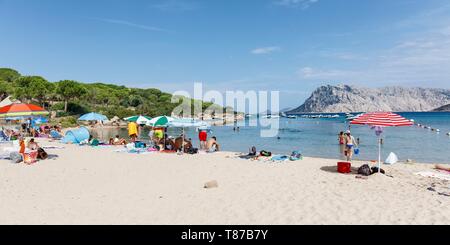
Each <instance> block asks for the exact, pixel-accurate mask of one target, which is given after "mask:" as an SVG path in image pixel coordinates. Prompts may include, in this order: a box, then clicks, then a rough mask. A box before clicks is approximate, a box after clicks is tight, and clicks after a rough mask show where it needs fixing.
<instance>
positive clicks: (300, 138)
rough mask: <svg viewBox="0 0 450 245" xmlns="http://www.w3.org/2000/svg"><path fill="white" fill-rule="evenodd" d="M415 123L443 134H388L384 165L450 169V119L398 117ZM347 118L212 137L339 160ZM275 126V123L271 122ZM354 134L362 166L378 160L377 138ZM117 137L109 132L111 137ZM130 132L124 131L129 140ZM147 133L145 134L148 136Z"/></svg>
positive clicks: (227, 146) (414, 130)
mask: <svg viewBox="0 0 450 245" xmlns="http://www.w3.org/2000/svg"><path fill="white" fill-rule="evenodd" d="M399 114H401V115H402V116H404V117H406V118H408V119H414V120H415V122H416V123H420V124H424V125H427V126H430V127H432V128H437V129H440V131H441V132H440V133H437V132H433V131H431V130H429V129H424V128H420V127H418V126H412V127H399V128H385V130H384V133H383V138H384V144H383V146H382V159H383V160H384V159H386V157H387V156H388V155H389V153H390V152H394V153H396V154H397V155H398V157H399V158H400V159H401V160H405V159H413V160H414V161H416V162H424V163H450V137H449V136H447V135H446V134H447V133H448V132H450V113H428V112H423V113H399ZM344 118H345V117H344V116H342V117H341V118H335V119H307V118H298V119H287V118H281V119H279V120H280V131H279V137H280V139H277V137H275V138H261V137H260V130H261V128H260V127H250V126H246V125H248V123H249V121H246V122H241V123H240V131H239V132H235V131H233V126H231V127H230V126H225V127H213V128H212V130H213V132H212V134H213V135H215V136H217V138H218V140H219V142H220V143H221V145H222V149H223V150H226V151H237V152H247V151H248V149H249V148H250V147H251V146H256V147H257V149H258V151H260V150H263V149H264V150H267V151H271V152H273V153H277V154H290V153H291V152H292V151H294V150H300V151H301V152H302V153H303V154H304V155H306V156H310V157H324V158H339V157H340V148H339V145H338V141H337V135H338V133H339V132H340V131H345V130H347V129H348V127H349V125H348V123H347V122H346V120H344ZM272 120H276V119H272ZM351 129H352V134H353V135H354V136H355V138H359V139H360V152H361V153H360V155H359V156H357V157H355V158H356V159H360V160H375V159H378V145H377V136H376V135H375V132H374V131H373V130H371V129H370V127H368V126H352V127H351ZM180 132H181V131H180V130H177V129H169V131H168V133H169V135H177V134H178V133H180ZM116 133H117V132H106V133H105V134H106V135H105V136H106V137H110V136H113V135H114V134H116ZM126 133H127V132H126V130H120V131H119V134H120V135H121V136H126ZM145 135H147V131H145V132H143V136H145ZM187 135H188V136H189V137H191V138H192V139H193V140H194V142H195V143H196V144H197V136H196V135H197V133H196V132H195V130H194V129H191V130H187Z"/></svg>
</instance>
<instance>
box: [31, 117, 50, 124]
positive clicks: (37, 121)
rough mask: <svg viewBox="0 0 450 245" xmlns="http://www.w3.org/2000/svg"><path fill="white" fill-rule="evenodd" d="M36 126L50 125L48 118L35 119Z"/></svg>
mask: <svg viewBox="0 0 450 245" xmlns="http://www.w3.org/2000/svg"><path fill="white" fill-rule="evenodd" d="M33 122H34V124H37V125H39V124H43V123H48V118H45V117H37V118H34V119H33Z"/></svg>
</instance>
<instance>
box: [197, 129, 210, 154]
mask: <svg viewBox="0 0 450 245" xmlns="http://www.w3.org/2000/svg"><path fill="white" fill-rule="evenodd" d="M198 139H199V140H200V150H206V149H207V148H206V142H207V141H208V133H207V132H206V130H200V132H199V133H198Z"/></svg>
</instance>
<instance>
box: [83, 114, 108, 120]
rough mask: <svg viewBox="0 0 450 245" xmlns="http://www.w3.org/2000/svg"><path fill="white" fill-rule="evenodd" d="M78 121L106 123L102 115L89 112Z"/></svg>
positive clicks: (105, 118)
mask: <svg viewBox="0 0 450 245" xmlns="http://www.w3.org/2000/svg"><path fill="white" fill-rule="evenodd" d="M78 121H108V118H107V117H106V116H104V115H102V114H98V113H95V112H91V113H88V114H85V115H83V116H81V117H80V118H78Z"/></svg>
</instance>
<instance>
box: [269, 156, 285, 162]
mask: <svg viewBox="0 0 450 245" xmlns="http://www.w3.org/2000/svg"><path fill="white" fill-rule="evenodd" d="M287 160H289V157H288V156H286V155H278V156H273V157H272V161H274V162H284V161H287Z"/></svg>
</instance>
